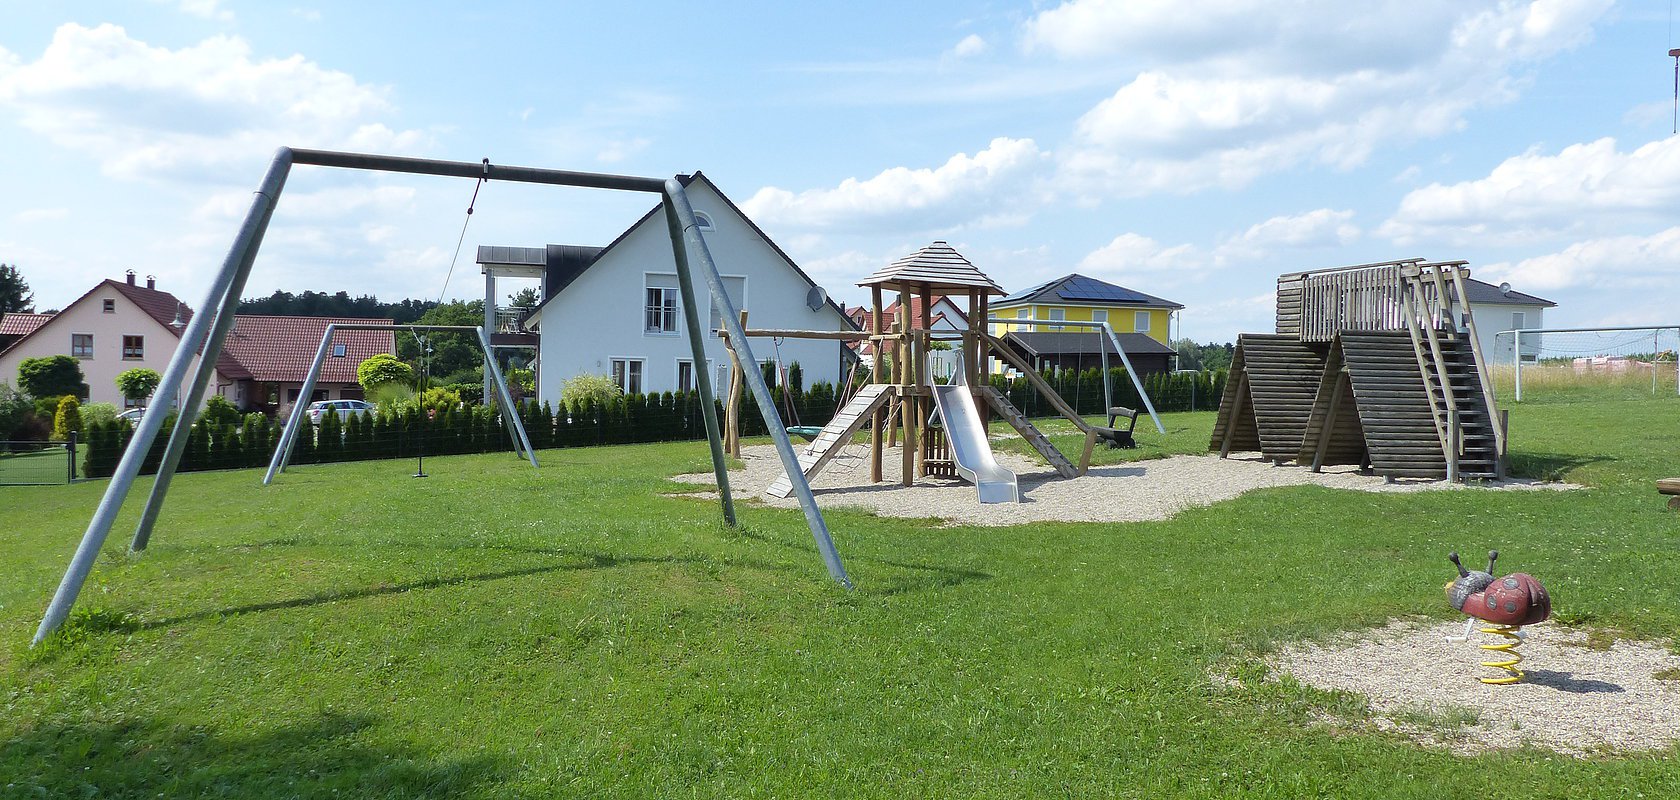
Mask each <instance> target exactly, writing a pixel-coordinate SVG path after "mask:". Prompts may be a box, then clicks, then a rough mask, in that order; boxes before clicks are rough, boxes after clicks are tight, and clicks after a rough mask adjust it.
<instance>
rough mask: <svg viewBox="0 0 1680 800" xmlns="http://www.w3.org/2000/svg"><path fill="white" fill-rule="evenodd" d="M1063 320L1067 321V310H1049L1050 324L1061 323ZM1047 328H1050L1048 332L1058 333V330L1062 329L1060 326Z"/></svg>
mask: <svg viewBox="0 0 1680 800" xmlns="http://www.w3.org/2000/svg"><path fill="white" fill-rule="evenodd" d="M1065 319H1067V309H1063V308H1052V309H1050V321H1051V322H1061V321H1062V320H1065ZM1049 327H1050V330H1053V331H1059V330H1061V329H1062V326H1060V325H1051V326H1049Z"/></svg>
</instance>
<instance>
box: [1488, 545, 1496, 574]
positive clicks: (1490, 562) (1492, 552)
mask: <svg viewBox="0 0 1680 800" xmlns="http://www.w3.org/2000/svg"><path fill="white" fill-rule="evenodd" d="M1498 560H1499V551H1498V550H1489V551H1488V574H1489V575H1492V574H1493V562H1495V561H1498Z"/></svg>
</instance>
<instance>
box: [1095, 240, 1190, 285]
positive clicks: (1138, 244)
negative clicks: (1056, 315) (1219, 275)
mask: <svg viewBox="0 0 1680 800" xmlns="http://www.w3.org/2000/svg"><path fill="white" fill-rule="evenodd" d="M1207 265H1208V256H1207V254H1206V253H1204V252H1203V251H1201V250H1200V249H1198V248H1197V247H1196V246H1195V245H1190V244H1179V245H1173V246H1170V247H1168V246H1163V245H1162V244H1161V243H1160V242H1157V241H1155V240H1154V239H1151V238H1149V237H1147V236H1141V235H1139V234H1136V233H1122V234H1120V235H1119V236H1116V237H1114V240H1113V241H1111V242H1109V243H1108V244H1105V245H1103V246H1102V247H1099V248H1097V249H1096V250H1093V251H1091V252H1090V253H1089V254H1088V255H1086V256H1085V257H1084V258H1082V259H1080V260H1079V269H1080V270H1081V271H1084V272H1092V273H1097V274H1098V275H1101V274H1117V273H1121V272H1127V273H1131V272H1173V271H1180V270H1197V269H1201V268H1203V267H1205V266H1207Z"/></svg>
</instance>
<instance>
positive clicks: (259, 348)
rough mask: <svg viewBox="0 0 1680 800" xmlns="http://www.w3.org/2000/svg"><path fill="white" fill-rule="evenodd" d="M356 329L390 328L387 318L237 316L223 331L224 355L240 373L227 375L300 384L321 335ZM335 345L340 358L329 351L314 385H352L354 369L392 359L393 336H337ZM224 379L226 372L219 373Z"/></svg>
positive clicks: (390, 333) (354, 333)
mask: <svg viewBox="0 0 1680 800" xmlns="http://www.w3.org/2000/svg"><path fill="white" fill-rule="evenodd" d="M335 322H336V323H340V324H345V323H354V324H359V325H390V324H391V320H388V319H367V318H359V317H265V316H257V315H250V316H245V315H241V316H236V317H234V318H233V330H231V331H229V332H228V338H227V342H226V344H225V348H224V350H223V352H224V353H225V354H227V355H231V356H233V357H234V358H235V359H236V360H237V361H238V362H239V364H240V365H241V366H242V367H243V371H244V374H241V375H229V377H235V378H250V379H251V380H254V381H257V382H259V383H301V382H302V381H303V379H304V377H306V376H307V375H308V374H309V364H310V362H311V361H313V360H314V358H315V351H316V350H318V349H320V347H321V335H322V334H324V333H326V331H327V326H328V325H331V324H333V323H335ZM333 343H334V344H343V345H344V346H345V348H344V349H345V353H344V355H343V356H334V355H333V353H332V351H328V353H327V358H326V360H325V361H324V362H322V364H321V375H320V377H319V378H318V380H322V381H326V382H329V383H355V382H356V367H357V366H358V365H360V364H361V363H362V362H363V361H364V360H366V359H368V358H369V357H371V356H374V355H377V354H379V353H389V354H392V355H395V354H396V352H397V347H396V333H395V331H338V332H336V333H335V334H334V335H333ZM223 373H224V374H227V372H226V371H225V370H224V371H223Z"/></svg>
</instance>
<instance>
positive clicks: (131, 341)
mask: <svg viewBox="0 0 1680 800" xmlns="http://www.w3.org/2000/svg"><path fill="white" fill-rule="evenodd" d="M122 357H123V358H126V359H130V360H138V359H142V358H145V357H146V337H144V336H124V337H123V340H122Z"/></svg>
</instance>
